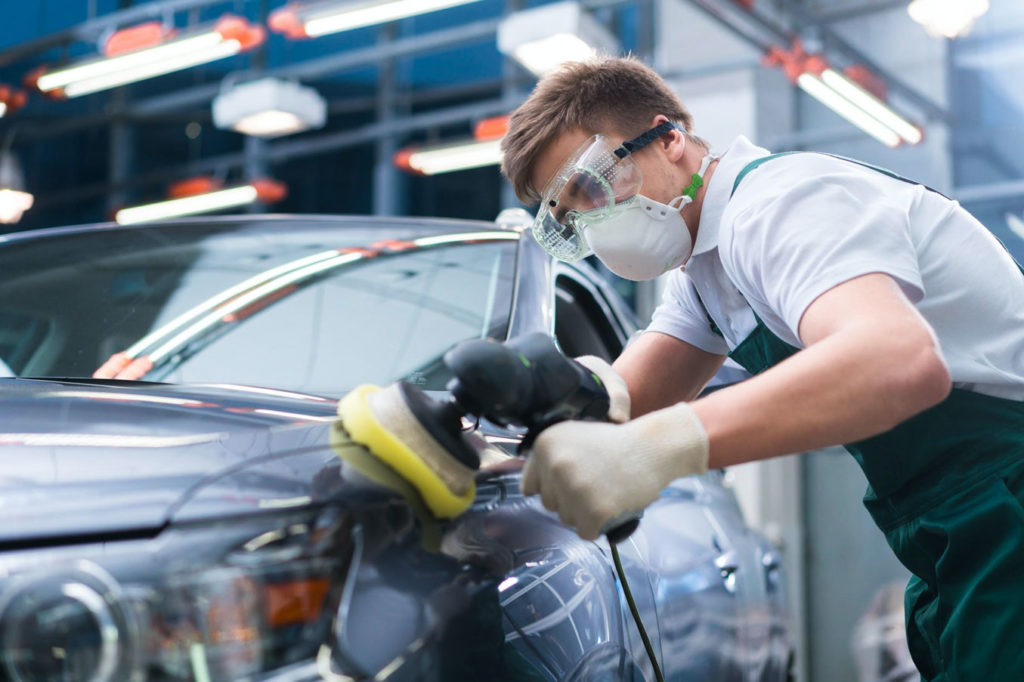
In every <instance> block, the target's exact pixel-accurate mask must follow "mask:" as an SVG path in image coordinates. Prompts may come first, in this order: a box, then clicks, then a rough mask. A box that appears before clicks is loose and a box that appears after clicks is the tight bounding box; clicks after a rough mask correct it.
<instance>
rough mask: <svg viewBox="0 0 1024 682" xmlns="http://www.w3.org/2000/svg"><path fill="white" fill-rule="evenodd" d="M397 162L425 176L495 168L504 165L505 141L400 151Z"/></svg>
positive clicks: (466, 143)
mask: <svg viewBox="0 0 1024 682" xmlns="http://www.w3.org/2000/svg"><path fill="white" fill-rule="evenodd" d="M396 163H398V165H399V166H402V167H404V168H406V169H408V170H412V171H415V172H417V173H422V174H423V175H437V174H438V173H451V172H452V171H458V170H467V169H469V168H480V167H482V166H493V165H495V164H499V163H501V140H500V139H497V140H483V141H477V140H473V141H471V142H461V143H457V144H450V145H445V146H439V147H431V148H425V149H415V150H406V151H404V152H399V155H398V156H397V158H396Z"/></svg>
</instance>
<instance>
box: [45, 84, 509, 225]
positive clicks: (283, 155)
mask: <svg viewBox="0 0 1024 682" xmlns="http://www.w3.org/2000/svg"><path fill="white" fill-rule="evenodd" d="M522 99H523V97H519V96H513V97H499V98H495V99H490V100H486V101H483V102H475V103H473V104H467V105H464V106H459V107H451V108H448V109H444V110H441V111H431V112H426V113H422V114H415V115H413V116H409V117H408V118H403V119H396V120H394V121H392V122H389V123H381V122H378V123H371V124H368V125H365V126H362V127H359V128H354V129H352V130H345V131H341V132H336V133H325V134H321V135H313V136H305V137H302V138H299V139H296V140H289V141H285V142H274V143H270V144H268V145H267V147H266V151H265V154H266V156H265V158H266V159H267V161H268V162H274V163H284V162H286V161H290V160H292V159H297V158H303V157H307V156H316V155H318V154H325V153H327V152H333V151H338V150H339V149H346V148H349V147H357V146H359V145H370V144H372V143H373V142H374V141H376V140H378V139H380V138H383V137H387V136H392V135H401V134H406V133H410V132H414V131H417V130H425V129H429V128H434V127H439V126H445V125H455V124H459V123H471V122H473V121H477V120H479V119H481V118H485V117H487V116H495V115H498V114H503V113H507V112H508V111H509V110H511V109H513V108H515V107H516V106H518V105H519V104H520V102H521V101H522ZM244 163H245V154H244V153H243V152H238V153H232V154H222V155H220V156H212V157H207V158H205V159H200V160H198V161H194V162H190V163H187V164H182V165H179V166H172V167H169V168H164V169H161V170H159V171H156V172H153V173H146V174H139V175H136V176H134V177H132V178H131V179H129V180H127V181H125V182H123V183H121V184H119V185H110V184H108V183H94V184H92V185H86V186H84V187H78V188H75V189H71V190H65V191H61V192H53V193H51V194H44V195H41V196H38V197H37V199H36V201H37V202H38V205H40V206H44V205H45V206H56V205H60V204H66V203H70V202H75V201H81V200H83V199H91V198H93V197H96V196H102V195H104V194H106V193H108V192H114V191H123V190H126V189H131V188H134V187H139V186H143V185H152V184H160V183H166V182H170V181H172V180H178V179H181V178H183V177H187V176H189V175H196V174H201V173H213V172H218V171H223V170H226V169H229V168H240V167H242V166H243V164H244Z"/></svg>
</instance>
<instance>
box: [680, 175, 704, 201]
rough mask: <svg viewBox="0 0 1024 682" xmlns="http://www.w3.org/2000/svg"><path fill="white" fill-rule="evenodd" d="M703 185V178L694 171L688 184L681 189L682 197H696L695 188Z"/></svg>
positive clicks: (697, 188)
mask: <svg viewBox="0 0 1024 682" xmlns="http://www.w3.org/2000/svg"><path fill="white" fill-rule="evenodd" d="M703 186H704V178H702V177H701V176H699V175H697V174H696V173H694V174H693V175H692V176H690V186H689V187H687V188H686V189H684V190H683V196H684V197H690V199H696V198H697V190H699V189H700V188H701V187H703Z"/></svg>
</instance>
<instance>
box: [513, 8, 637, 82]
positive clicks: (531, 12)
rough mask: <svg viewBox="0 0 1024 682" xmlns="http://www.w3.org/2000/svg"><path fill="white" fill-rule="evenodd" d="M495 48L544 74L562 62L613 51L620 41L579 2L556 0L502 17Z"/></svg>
mask: <svg viewBox="0 0 1024 682" xmlns="http://www.w3.org/2000/svg"><path fill="white" fill-rule="evenodd" d="M498 49H499V50H500V51H501V52H502V53H503V54H505V55H507V56H509V57H512V58H513V59H515V60H516V61H517V62H519V63H520V64H522V65H523V66H524V67H525V68H526V69H528V70H530V71H532V72H533V73H534V74H536V75H538V76H543V75H544V74H546V73H549V72H551V71H553V70H555V69H556V68H558V67H559V66H560V65H561V64H564V63H565V62H571V61H580V60H584V59H588V58H589V57H592V56H594V55H595V54H598V53H602V54H616V53H617V52H618V51H619V42H618V41H617V40H616V39H615V36H613V35H612V34H611V32H610V31H608V29H607V28H605V27H604V26H603V25H602V24H601V23H600V22H599V21H597V20H596V19H595V18H594V17H592V16H591V15H590V14H589V13H588V12H587V11H586V10H584V9H583V7H582V6H581V5H580V4H579V3H578V2H556V3H553V4H550V5H543V6H541V7H534V8H531V9H526V10H522V11H520V12H515V13H513V14H510V15H509V16H507V17H506V18H504V19H502V21H501V23H500V24H499V25H498Z"/></svg>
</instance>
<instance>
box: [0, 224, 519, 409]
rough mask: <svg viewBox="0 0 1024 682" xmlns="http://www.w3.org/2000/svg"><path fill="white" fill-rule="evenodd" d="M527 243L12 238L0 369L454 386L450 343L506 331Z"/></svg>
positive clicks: (237, 233) (214, 235) (291, 236)
mask: <svg viewBox="0 0 1024 682" xmlns="http://www.w3.org/2000/svg"><path fill="white" fill-rule="evenodd" d="M368 225H369V226H368ZM517 239H518V235H516V234H514V233H510V232H501V231H498V230H485V231H482V232H477V233H460V232H458V231H451V232H444V231H440V232H439V231H438V230H437V228H436V227H434V228H432V229H430V230H427V229H424V228H416V227H415V226H412V227H410V224H409V223H397V224H390V223H381V222H372V223H358V222H340V221H339V223H337V224H333V223H331V222H329V221H325V222H302V221H289V220H287V219H281V220H280V221H277V220H274V221H260V222H245V223H211V224H204V223H183V224H180V225H171V226H157V227H147V228H142V229H125V228H115V229H95V230H88V231H85V232H73V233H65V234H61V235H53V236H48V237H45V238H39V239H32V240H28V241H23V242H22V241H15V242H12V243H9V244H0V361H2V363H3V364H2V365H0V367H3V365H6V366H7V367H9V368H10V370H11V371H12V372H13V373H14V374H16V375H18V376H33V377H83V378H84V377H92V376H94V375H95V376H97V377H101V378H119V379H145V380H152V381H170V382H190V383H191V382H204V383H206V382H217V383H238V384H248V385H257V386H266V387H271V388H279V389H285V390H293V391H301V392H306V393H313V394H317V395H330V396H340V395H342V394H344V392H345V391H346V390H348V389H349V388H351V387H353V386H355V385H357V384H360V383H364V382H370V383H376V384H385V383H389V382H391V381H394V380H397V379H404V380H407V381H411V382H413V383H416V384H418V385H420V386H421V387H423V388H426V389H441V388H443V387H444V383H445V381H446V380H447V378H448V377H447V375H446V374H445V372H444V371H443V368H442V367H441V364H440V357H441V356H442V355H443V353H444V352H445V351H446V350H447V349H448V348H449V347H451V346H452V345H453V344H454V343H456V342H458V341H461V340H463V339H468V338H481V337H492V338H504V336H505V333H506V331H507V327H508V318H509V312H510V309H511V300H512V287H513V284H512V280H513V270H514V263H515V249H516V241H517Z"/></svg>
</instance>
